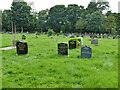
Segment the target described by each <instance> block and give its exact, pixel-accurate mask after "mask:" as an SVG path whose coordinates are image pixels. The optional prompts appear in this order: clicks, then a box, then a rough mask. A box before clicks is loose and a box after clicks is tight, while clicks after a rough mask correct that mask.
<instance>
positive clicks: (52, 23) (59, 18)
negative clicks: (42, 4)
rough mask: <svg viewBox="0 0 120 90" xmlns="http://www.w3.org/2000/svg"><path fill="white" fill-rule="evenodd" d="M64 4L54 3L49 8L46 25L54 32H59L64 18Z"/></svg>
mask: <svg viewBox="0 0 120 90" xmlns="http://www.w3.org/2000/svg"><path fill="white" fill-rule="evenodd" d="M65 9H66V8H65V5H56V6H54V7H51V8H50V10H49V15H48V21H47V25H48V27H49V28H52V29H53V30H54V31H55V32H59V31H60V29H61V25H64V24H65V23H64V20H65V13H64V11H65Z"/></svg>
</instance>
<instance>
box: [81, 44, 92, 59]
mask: <svg viewBox="0 0 120 90" xmlns="http://www.w3.org/2000/svg"><path fill="white" fill-rule="evenodd" d="M91 56H92V49H91V48H90V47H88V46H85V47H82V48H81V58H91Z"/></svg>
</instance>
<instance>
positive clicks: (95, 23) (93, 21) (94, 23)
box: [85, 11, 104, 32]
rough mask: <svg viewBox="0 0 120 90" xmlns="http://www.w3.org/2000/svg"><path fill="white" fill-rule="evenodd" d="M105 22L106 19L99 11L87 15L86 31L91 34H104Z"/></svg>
mask: <svg viewBox="0 0 120 90" xmlns="http://www.w3.org/2000/svg"><path fill="white" fill-rule="evenodd" d="M103 21H104V17H103V15H102V14H101V12H99V11H96V12H94V13H92V14H88V15H86V20H85V24H86V30H87V31H89V32H102V30H103Z"/></svg>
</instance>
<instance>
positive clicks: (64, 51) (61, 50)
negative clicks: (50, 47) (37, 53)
mask: <svg viewBox="0 0 120 90" xmlns="http://www.w3.org/2000/svg"><path fill="white" fill-rule="evenodd" d="M58 54H59V55H68V44H66V43H59V44H58Z"/></svg>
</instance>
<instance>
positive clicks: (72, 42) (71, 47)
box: [69, 40, 76, 49]
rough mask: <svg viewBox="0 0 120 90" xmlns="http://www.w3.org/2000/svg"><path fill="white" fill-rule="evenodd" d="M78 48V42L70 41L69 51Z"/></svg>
mask: <svg viewBox="0 0 120 90" xmlns="http://www.w3.org/2000/svg"><path fill="white" fill-rule="evenodd" d="M74 48H76V40H70V41H69V49H74Z"/></svg>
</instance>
